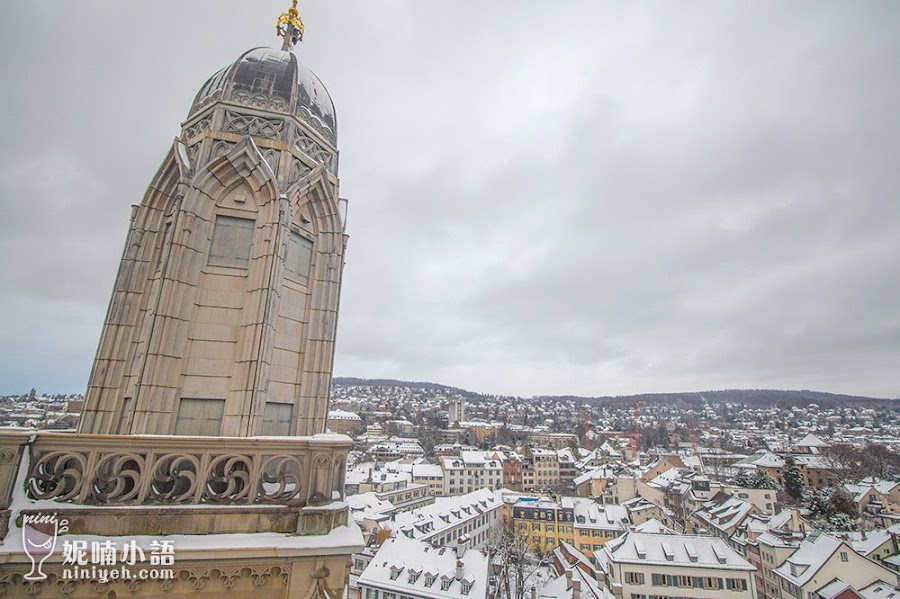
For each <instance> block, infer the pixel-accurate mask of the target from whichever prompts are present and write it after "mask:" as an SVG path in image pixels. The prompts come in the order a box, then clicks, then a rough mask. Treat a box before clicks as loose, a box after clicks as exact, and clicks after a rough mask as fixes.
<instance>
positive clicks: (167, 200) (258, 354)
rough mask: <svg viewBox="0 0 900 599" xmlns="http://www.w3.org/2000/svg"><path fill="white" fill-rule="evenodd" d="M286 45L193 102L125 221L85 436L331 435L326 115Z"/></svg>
mask: <svg viewBox="0 0 900 599" xmlns="http://www.w3.org/2000/svg"><path fill="white" fill-rule="evenodd" d="M288 18H293V17H290V16H289V17H288ZM298 22H299V21H298ZM280 23H281V27H282V29H284V28H285V25H284V19H282V21H281V22H280ZM301 26H302V25H301ZM296 29H299V28H295V30H296ZM285 35H286V39H285V42H284V45H283V46H282V49H281V50H271V49H268V48H255V49H253V50H249V51H247V52H245V53H244V54H242V55H241V56H239V57H238V58H237V60H235V61H234V62H233V63H231V64H229V65H228V66H226V67H224V68H223V69H221V70H219V71H218V72H216V73H215V74H214V75H213V76H212V77H210V78H209V80H208V81H207V82H206V83H205V84H204V85H203V86H202V87H201V88H200V91H199V93H198V94H197V96H196V98H195V100H194V102H193V105H192V106H191V109H190V111H189V112H188V116H187V119H186V120H185V122H184V124H183V127H182V131H181V135H180V137H179V138H178V139H176V140H175V141H174V143H173V144H172V147H171V148H170V150H169V152H168V153H167V155H166V157H165V159H164V160H163V163H162V166H161V167H160V168H159V171H158V172H157V174H156V176H155V177H154V178H153V180H152V182H151V183H150V186H149V188H148V190H147V192H146V194H145V195H144V198H143V200H142V201H141V203H140V205H138V206H135V207H134V209H133V212H132V217H131V226H130V229H129V232H128V237H127V240H126V243H125V250H124V254H123V256H122V260H121V264H120V266H119V272H118V276H117V278H116V283H115V288H114V290H113V293H112V299H111V301H110V304H109V310H108V313H107V316H106V321H105V323H104V326H103V332H102V335H101V337H100V344H99V348H98V350H97V356H96V359H95V361H94V367H93V370H92V372H91V377H90V382H89V385H88V389H87V394H86V398H85V409H84V415H83V416H82V420H81V424H80V426H79V432H82V433H113V434H116V433H118V434H142V433H146V434H160V435H209V436H217V435H224V436H233V437H234V436H240V437H246V436H254V435H311V434H315V433H320V432H324V430H325V421H326V418H327V402H328V394H329V388H330V384H331V372H332V361H333V356H334V338H335V328H336V324H337V312H338V302H339V297H340V288H341V274H342V270H343V258H344V250H345V247H346V243H347V236H346V234H345V220H346V208H347V205H346V202H345V201H342V200H340V199H339V196H338V179H337V165H338V153H337V149H336V144H337V123H336V119H335V110H334V105H333V103H332V101H331V97H330V96H329V94H328V91H327V90H326V89H325V86H324V85H323V84H322V82H321V81H320V80H319V78H318V77H317V76H316V75H315V74H314V73H313V72H312V71H310V70H309V69H308V68H306V67H305V66H304V65H303V64H302V63H301V62H300V61H299V60H298V59H297V57H296V56H295V55H294V53H293V52H291V51H290V48H291V45H292V44H293V42H294V41H295V39H299V37H300V36H298V35H296V34H293V35H294V38H290V37H289V36H290V35H291V34H290V33H286V34H285ZM300 35H302V30H301V34H300Z"/></svg>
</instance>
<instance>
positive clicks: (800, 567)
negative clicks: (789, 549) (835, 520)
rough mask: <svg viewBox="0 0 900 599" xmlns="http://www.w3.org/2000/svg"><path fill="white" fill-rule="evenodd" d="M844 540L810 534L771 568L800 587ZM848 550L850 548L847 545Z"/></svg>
mask: <svg viewBox="0 0 900 599" xmlns="http://www.w3.org/2000/svg"><path fill="white" fill-rule="evenodd" d="M841 545H844V542H843V541H841V540H840V539H838V538H835V537H833V536H831V535H827V534H818V535H810V536H809V537H807V538H806V540H804V541H803V542H801V543H800V546H799V547H797V550H796V551H794V553H792V554H791V556H790V557H788V558H787V559H786V560H785V561H784V563H783V564H781V565H780V566H778V567H777V568H775V569H774V570H773V572H775V574H776V575H777V576H780V577H782V578H784V579H785V580H787V581H789V582H791V583H792V584H794V585H796V586H798V587H802V586H803V585H805V584H806V583H807V582H809V581H810V580H811V579H812V577H813V576H814V575H815V574H816V572H818V571H819V570H820V569H821V568H822V566H824V565H825V562H827V561H828V559H829V558H830V557H831V556H832V555H834V552H835V551H837V550H838V547H840V546H841ZM847 550H848V551H849V550H850V548H849V547H848V548H847Z"/></svg>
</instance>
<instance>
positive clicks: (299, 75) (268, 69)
mask: <svg viewBox="0 0 900 599" xmlns="http://www.w3.org/2000/svg"><path fill="white" fill-rule="evenodd" d="M219 100H224V101H230V102H236V103H238V104H245V105H247V106H252V107H254V108H261V109H263V110H271V111H275V112H287V113H291V114H294V115H296V116H297V117H298V118H300V119H302V120H303V121H304V122H306V123H308V124H309V125H310V126H311V127H313V128H314V129H315V130H316V131H318V132H319V133H320V134H322V135H323V136H324V137H325V139H327V140H329V141H330V142H331V143H332V144H335V143H336V141H337V121H336V119H335V116H334V103H333V102H332V101H331V96H330V95H329V94H328V90H327V89H325V86H324V85H323V84H322V81H321V80H320V79H319V78H318V77H317V76H316V74H315V73H313V72H312V71H310V70H309V69H308V68H306V67H305V66H303V65H302V64H301V63H300V61H299V60H297V57H296V56H295V55H294V53H293V52H283V51H281V50H272V49H270V48H254V49H252V50H249V51H247V52H245V53H244V54H242V55H241V56H240V57H239V58H238V59H237V60H236V61H234V62H233V63H231V64H230V65H228V66H227V67H225V68H223V69H221V70H220V71H218V72H217V73H216V74H215V75H213V76H212V77H210V78H209V80H208V81H207V82H206V83H205V84H204V85H203V87H202V88H200V92H199V93H198V94H197V97H196V98H194V104H193V106H191V112H190V114H191V115H193V114H194V113H196V112H197V111H199V110H201V109H202V108H204V107H205V106H207V105H208V104H209V103H210V102H214V101H219ZM189 116H190V115H189Z"/></svg>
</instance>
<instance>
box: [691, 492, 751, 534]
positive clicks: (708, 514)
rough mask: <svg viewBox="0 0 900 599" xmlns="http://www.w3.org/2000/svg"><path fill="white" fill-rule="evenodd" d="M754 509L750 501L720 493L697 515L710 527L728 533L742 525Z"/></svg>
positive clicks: (706, 503) (696, 513) (705, 504)
mask: <svg viewBox="0 0 900 599" xmlns="http://www.w3.org/2000/svg"><path fill="white" fill-rule="evenodd" d="M753 509H754V507H753V504H752V503H750V502H748V501H744V500H743V499H739V498H737V497H733V496H728V495H725V494H724V493H720V494H719V495H717V496H716V497H714V498H712V499H710V500H709V501H707V502H705V503H704V504H703V507H702V508H701V509H699V510H697V511H696V512H695V515H696V516H697V517H698V518H699V519H701V520H703V521H704V522H706V523H708V524H709V525H710V526H712V527H714V528H716V529H718V530H723V531H726V530H729V529H731V528H734V527H735V526H737V525H738V524H740V523H741V521H742V520H743V519H744V518H746V517H747V515H748V514H750V512H751V511H753Z"/></svg>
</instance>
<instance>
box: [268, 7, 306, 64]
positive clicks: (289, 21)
mask: <svg viewBox="0 0 900 599" xmlns="http://www.w3.org/2000/svg"><path fill="white" fill-rule="evenodd" d="M275 33H276V34H277V35H278V37H280V38H281V39H283V40H284V43H283V44H281V50H282V52H288V51H290V49H291V48H293V47H294V46H295V45H297V43H298V42H302V41H303V21H301V20H300V13H298V12H297V0H291V7H290V8H289V9H287V12H283V13H281V15H280V16H279V17H278V20H277V21H276V22H275Z"/></svg>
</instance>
